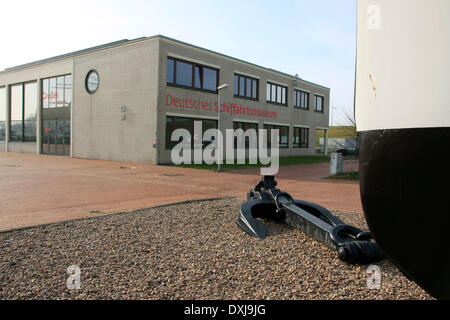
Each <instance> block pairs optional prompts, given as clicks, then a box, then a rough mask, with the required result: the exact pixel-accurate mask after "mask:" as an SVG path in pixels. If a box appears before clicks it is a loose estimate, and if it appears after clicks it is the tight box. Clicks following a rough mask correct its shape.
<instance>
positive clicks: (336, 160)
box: [330, 153, 344, 176]
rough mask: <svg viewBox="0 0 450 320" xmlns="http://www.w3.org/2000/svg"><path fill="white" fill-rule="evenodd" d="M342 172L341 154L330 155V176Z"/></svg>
mask: <svg viewBox="0 0 450 320" xmlns="http://www.w3.org/2000/svg"><path fill="white" fill-rule="evenodd" d="M343 171H344V164H343V157H342V153H332V154H331V166H330V173H331V175H332V176H334V175H335V174H338V173H341V172H343Z"/></svg>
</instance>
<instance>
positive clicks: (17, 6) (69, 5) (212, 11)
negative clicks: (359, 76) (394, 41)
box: [0, 0, 356, 125]
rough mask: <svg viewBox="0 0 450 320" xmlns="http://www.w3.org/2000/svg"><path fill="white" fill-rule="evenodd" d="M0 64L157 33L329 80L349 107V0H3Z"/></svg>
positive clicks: (340, 119)
mask: <svg viewBox="0 0 450 320" xmlns="http://www.w3.org/2000/svg"><path fill="white" fill-rule="evenodd" d="M1 8H2V17H1V18H0V30H2V32H1V34H2V36H1V43H2V45H1V47H0V70H4V69H5V68H7V67H11V66H15V65H19V64H23V63H27V62H32V61H35V60H39V59H44V58H49V57H52V56H55V55H59V54H64V53H68V52H71V51H76V50H80V49H84V48H88V47H92V46H96V45H100V44H104V43H108V42H112V41H117V40H120V39H134V38H139V37H144V36H146V37H147V36H152V35H156V34H162V35H165V36H168V37H171V38H175V39H178V40H181V41H185V42H188V43H192V44H194V45H198V46H201V47H204V48H207V49H210V50H214V51H217V52H220V53H223V54H227V55H230V56H233V57H235V58H239V59H242V60H246V61H249V62H252V63H256V64H258V65H261V66H264V67H268V68H273V69H276V70H279V71H283V72H285V73H288V74H292V75H295V74H299V76H300V77H301V78H303V79H305V80H308V81H312V82H316V83H318V84H321V85H324V86H326V87H329V88H331V105H330V108H332V107H334V108H336V110H334V120H335V124H336V125H340V124H343V123H344V122H345V120H344V119H345V117H344V112H348V113H353V111H352V108H353V88H354V76H355V53H356V48H355V46H356V0H338V1H336V0H315V1H311V0H280V1H266V0H260V1H257V0H237V1H235V0H227V1H213V0H189V1H186V0H183V1H180V0H168V1H162V0H161V1H156V0H150V1H149V0H145V1H143V0H127V1H123V0H121V1H116V0H108V1H106V0H104V1H96V0H89V1H85V0H81V1H64V0H59V1H53V0H40V1H25V0H15V1H3V2H2V6H1Z"/></svg>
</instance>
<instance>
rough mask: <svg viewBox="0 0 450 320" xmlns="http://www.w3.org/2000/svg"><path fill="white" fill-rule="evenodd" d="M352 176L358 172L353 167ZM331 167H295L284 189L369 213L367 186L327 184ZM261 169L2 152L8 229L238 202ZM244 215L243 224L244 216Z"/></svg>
mask: <svg viewBox="0 0 450 320" xmlns="http://www.w3.org/2000/svg"><path fill="white" fill-rule="evenodd" d="M344 168H345V170H350V169H354V170H355V169H356V170H357V168H358V163H357V161H353V160H351V161H345V163H344ZM328 175H329V164H328V163H321V164H311V165H298V166H287V167H282V168H281V169H280V172H279V175H278V176H277V180H278V185H279V187H280V189H282V190H283V191H287V192H289V193H290V194H291V195H293V196H294V197H295V198H298V199H302V200H307V201H311V202H316V203H318V204H321V205H323V206H325V207H327V208H329V209H340V210H350V211H358V212H362V207H361V201H360V191H359V183H358V182H354V181H353V182H352V181H334V180H324V179H323V178H324V177H326V176H328ZM259 179H260V176H259V170H255V169H249V170H238V171H231V172H225V173H220V174H219V173H214V172H210V171H204V170H196V169H184V168H176V167H169V166H153V165H145V164H134V163H121V162H111V161H101V160H85V159H74V158H65V157H54V156H45V155H31V154H16V153H3V152H0V230H8V229H13V228H21V227H26V226H33V225H39V224H46V223H52V222H58V221H64V220H70V219H77V218H85V217H92V216H99V215H104V214H108V213H115V212H125V211H131V210H136V209H141V208H147V207H151V206H156V205H161V204H167V203H173V202H179V201H185V200H195V199H204V198H215V197H238V198H242V199H245V197H246V193H247V192H248V191H249V190H250V189H251V188H252V187H253V186H254V185H255V184H256V182H257V181H258V180H259ZM237 214H238V213H237V212H236V217H237Z"/></svg>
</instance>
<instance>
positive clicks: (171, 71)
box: [167, 59, 175, 84]
mask: <svg viewBox="0 0 450 320" xmlns="http://www.w3.org/2000/svg"><path fill="white" fill-rule="evenodd" d="M174 79H175V61H173V60H172V59H167V83H172V84H173V83H174Z"/></svg>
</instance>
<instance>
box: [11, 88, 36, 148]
mask: <svg viewBox="0 0 450 320" xmlns="http://www.w3.org/2000/svg"><path fill="white" fill-rule="evenodd" d="M10 90H11V117H10V119H11V126H10V135H9V141H14V142H36V117H37V107H38V106H37V105H38V104H37V85H36V82H30V83H20V84H15V85H13V86H11V88H10ZM5 127H6V126H5ZM5 136H6V134H5Z"/></svg>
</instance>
